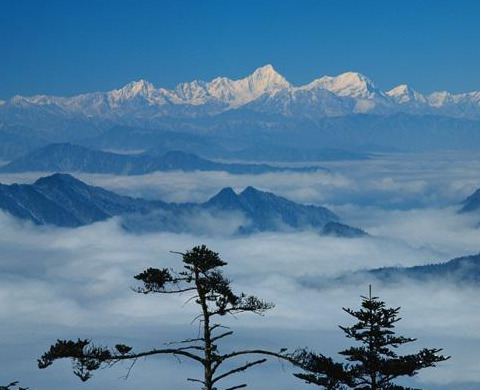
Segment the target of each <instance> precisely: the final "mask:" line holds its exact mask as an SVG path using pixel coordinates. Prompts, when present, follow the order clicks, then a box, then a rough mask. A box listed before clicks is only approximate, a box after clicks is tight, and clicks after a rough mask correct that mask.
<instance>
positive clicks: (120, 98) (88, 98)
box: [0, 65, 480, 124]
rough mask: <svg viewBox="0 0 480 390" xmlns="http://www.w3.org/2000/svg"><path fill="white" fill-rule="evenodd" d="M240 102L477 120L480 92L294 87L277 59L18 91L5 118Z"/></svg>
mask: <svg viewBox="0 0 480 390" xmlns="http://www.w3.org/2000/svg"><path fill="white" fill-rule="evenodd" d="M236 109H245V110H250V111H256V112H263V113H270V114H277V115H283V116H289V117H299V118H321V117H326V116H342V115H349V114H355V113H372V114H389V113H394V112H414V113H416V114H432V113H433V114H438V115H448V116H455V117H465V118H474V119H478V118H480V92H470V93H464V94H457V95H454V94H451V93H449V92H434V93H432V94H430V95H427V96H424V95H422V94H421V93H419V92H417V91H415V90H414V89H412V88H411V87H409V86H407V85H399V86H397V87H395V88H393V89H391V90H390V91H388V92H383V91H381V90H380V89H379V88H377V87H376V86H375V84H374V83H373V82H372V81H371V80H370V79H369V78H368V77H366V76H364V75H362V74H360V73H356V72H347V73H343V74H340V75H338V76H323V77H321V78H318V79H316V80H314V81H312V82H311V83H309V84H306V85H303V86H293V85H292V84H290V83H289V82H288V81H287V80H286V79H285V78H284V77H283V76H282V75H280V74H279V73H278V72H277V71H276V70H275V69H274V68H273V66H272V65H266V66H263V67H261V68H258V69H256V70H255V71H254V72H253V73H252V74H250V75H248V76H247V77H245V78H242V79H238V80H232V79H229V78H226V77H217V78H215V79H213V80H212V81H209V82H207V81H202V80H195V81H192V82H187V83H181V84H179V85H178V86H177V87H175V88H174V89H166V88H157V87H155V86H154V85H153V84H151V83H149V82H148V81H146V80H139V81H134V82H130V83H128V84H127V85H125V86H124V87H122V88H119V89H115V90H112V91H109V92H94V93H87V94H82V95H78V96H73V97H55V96H46V95H37V96H32V97H23V96H15V97H13V98H12V99H10V100H9V101H7V102H3V103H2V102H0V119H1V120H4V121H6V122H8V121H11V122H13V123H22V124H28V123H27V122H28V120H43V119H44V118H47V117H48V118H49V119H51V118H64V119H72V118H73V119H75V118H80V119H89V120H90V119H97V120H114V121H121V120H123V119H125V120H127V121H128V120H129V119H135V118H136V119H142V120H146V121H147V120H148V119H149V118H160V117H179V118H181V117H201V116H214V115H217V114H219V113H222V112H225V111H228V110H236ZM29 118H30V119H29Z"/></svg>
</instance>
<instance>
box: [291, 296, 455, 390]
mask: <svg viewBox="0 0 480 390" xmlns="http://www.w3.org/2000/svg"><path fill="white" fill-rule="evenodd" d="M361 298H362V307H361V309H360V310H353V309H349V308H343V310H344V311H345V312H346V313H348V314H349V315H351V316H352V317H354V318H355V319H356V320H357V321H358V322H357V323H356V324H354V325H353V326H350V327H346V326H345V327H344V326H340V328H341V329H342V330H343V332H344V333H345V336H346V337H347V338H350V339H353V340H355V341H356V342H357V343H358V345H355V346H352V347H350V348H348V349H345V350H343V351H341V352H340V354H341V355H343V356H345V359H346V360H347V363H337V362H334V360H333V359H331V358H329V357H326V356H324V355H319V354H316V353H314V352H311V351H308V350H305V349H303V350H299V351H297V352H296V353H295V354H294V355H295V358H296V360H297V361H298V363H299V365H301V366H302V367H303V368H304V369H305V370H306V371H307V373H301V374H295V376H296V377H298V378H300V379H303V380H305V381H306V382H307V383H312V384H316V385H318V386H321V387H323V388H325V389H327V390H346V389H355V390H409V388H406V387H403V386H400V385H396V384H395V383H394V380H395V379H396V378H398V377H402V376H410V377H411V376H414V375H416V374H417V373H418V371H419V370H421V369H424V368H427V367H435V365H436V363H439V362H442V361H445V360H447V359H449V358H450V357H449V356H447V357H446V356H442V355H439V354H438V353H439V352H441V351H442V350H441V349H437V348H430V349H429V348H423V349H421V350H420V351H419V352H417V353H415V354H409V355H398V353H397V351H396V350H397V348H398V347H400V346H402V345H404V344H407V343H411V342H413V341H416V339H413V338H408V337H403V336H397V335H396V334H395V331H394V328H395V324H396V323H397V322H398V321H399V320H400V319H401V318H399V317H398V314H399V311H400V307H397V308H388V307H386V304H385V302H383V301H381V300H379V298H378V297H372V294H371V287H370V294H369V296H368V297H364V296H362V297H361Z"/></svg>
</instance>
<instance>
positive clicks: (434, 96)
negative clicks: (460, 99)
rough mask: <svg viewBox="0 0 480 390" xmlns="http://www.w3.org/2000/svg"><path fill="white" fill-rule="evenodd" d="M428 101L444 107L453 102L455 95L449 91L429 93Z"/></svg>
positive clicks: (434, 105)
mask: <svg viewBox="0 0 480 390" xmlns="http://www.w3.org/2000/svg"><path fill="white" fill-rule="evenodd" d="M428 102H429V103H430V105H431V106H432V107H442V106H445V105H447V104H449V103H452V102H453V96H452V94H451V93H449V92H447V91H441V92H433V93H431V94H430V95H428Z"/></svg>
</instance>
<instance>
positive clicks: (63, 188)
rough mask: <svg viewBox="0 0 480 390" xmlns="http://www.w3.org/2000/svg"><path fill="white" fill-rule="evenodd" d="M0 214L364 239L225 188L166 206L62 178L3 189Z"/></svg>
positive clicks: (284, 204)
mask: <svg viewBox="0 0 480 390" xmlns="http://www.w3.org/2000/svg"><path fill="white" fill-rule="evenodd" d="M0 209H2V210H3V211H4V212H6V213H8V214H10V215H13V216H14V217H17V218H20V219H24V220H28V221H31V222H32V223H34V224H37V225H55V226H62V227H78V226H83V225H88V224H91V223H94V222H97V221H103V220H106V219H108V218H111V217H113V216H121V217H122V218H124V226H125V227H126V228H127V229H129V230H135V231H145V230H162V231H174V232H188V231H189V230H190V229H191V226H190V225H189V222H188V221H191V220H192V219H193V218H197V219H198V218H203V220H204V221H205V220H206V219H205V217H206V216H207V215H208V217H209V218H211V220H214V221H215V220H216V221H217V223H218V224H220V226H221V223H222V220H223V219H225V217H226V216H230V215H234V216H240V217H241V218H239V220H240V221H241V224H239V226H238V227H237V228H236V231H235V233H237V234H251V233H257V232H264V231H275V232H278V231H302V230H310V231H315V232H317V233H319V234H329V235H337V236H342V237H358V236H361V235H364V234H365V233H364V232H363V231H361V230H360V229H356V228H352V227H350V226H347V225H344V224H341V223H340V219H339V217H338V216H337V215H335V214H334V213H332V212H331V211H329V210H328V209H326V208H324V207H320V206H307V205H301V204H298V203H295V202H292V201H290V200H287V199H285V198H282V197H280V196H277V195H274V194H272V193H269V192H263V191H260V190H257V189H255V188H253V187H247V188H246V189H245V190H244V191H243V192H241V193H239V194H237V193H235V192H234V191H233V190H232V189H231V188H225V189H223V190H221V191H220V192H219V193H218V194H217V195H215V196H214V197H212V198H211V199H209V200H208V201H207V202H205V203H165V202H162V201H149V200H144V199H138V198H131V197H128V196H121V195H117V194H115V193H113V192H111V191H107V190H105V189H103V188H100V187H93V186H90V185H87V184H85V183H84V182H82V181H80V180H78V179H76V178H74V177H73V176H71V175H68V174H59V173H57V174H54V175H51V176H48V177H44V178H41V179H39V180H37V181H36V182H35V183H33V184H21V185H19V184H12V185H0Z"/></svg>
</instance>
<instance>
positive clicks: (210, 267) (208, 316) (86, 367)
mask: <svg viewBox="0 0 480 390" xmlns="http://www.w3.org/2000/svg"><path fill="white" fill-rule="evenodd" d="M180 254H181V255H182V259H183V265H184V269H183V270H182V271H180V272H175V271H172V270H169V269H166V268H163V269H158V268H148V269H147V270H145V271H143V272H142V273H140V274H138V275H136V276H135V279H137V280H138V281H140V282H141V283H142V285H141V287H138V288H136V289H134V291H136V292H137V293H140V294H187V295H188V299H187V302H191V301H193V302H195V304H196V305H198V308H199V314H198V316H197V317H196V319H198V320H199V321H200V324H201V329H202V332H201V334H199V336H198V337H195V338H187V339H184V340H182V341H179V342H171V343H169V345H171V346H172V347H171V348H158V349H157V348H152V349H150V350H147V351H143V352H132V347H130V346H127V345H124V344H117V345H116V346H115V347H114V348H105V347H101V346H96V345H93V344H92V343H91V341H90V340H82V339H78V340H77V341H72V340H69V341H67V340H58V341H57V343H56V344H55V345H52V346H51V347H50V350H49V351H47V352H46V353H44V354H43V356H42V357H41V358H40V359H39V360H38V365H39V368H42V369H43V368H46V367H48V366H50V365H51V364H52V363H53V362H54V361H55V360H57V359H62V358H69V359H71V360H72V363H73V370H74V374H75V375H77V376H78V377H79V378H80V379H81V380H82V381H86V380H88V379H89V378H90V377H91V376H92V372H93V371H95V370H97V369H99V368H101V367H108V366H111V365H112V364H113V363H117V362H120V361H126V360H130V361H132V362H135V361H136V359H138V358H140V357H148V356H153V355H162V354H163V355H174V356H177V357H183V358H186V359H190V360H193V361H195V362H197V363H199V364H200V365H201V366H202V368H203V378H202V379H197V378H188V380H189V381H193V382H199V383H201V385H202V389H205V390H215V389H217V385H218V383H219V382H220V381H221V380H223V379H225V378H228V377H230V376H231V375H233V374H237V373H240V372H243V371H245V370H247V369H249V368H251V367H253V366H256V365H259V364H262V363H264V362H265V361H266V360H267V359H266V357H268V356H273V357H277V358H281V359H284V360H286V361H289V360H291V358H290V357H289V355H287V354H286V353H285V352H286V351H285V350H284V349H282V350H280V351H279V352H272V351H267V350H261V349H245V350H238V351H232V352H227V353H222V352H220V342H221V341H223V340H224V339H225V338H226V337H229V336H231V335H232V333H233V331H232V330H230V328H228V327H226V326H224V325H222V324H221V323H219V322H218V319H219V318H220V317H223V316H226V315H236V314H240V313H245V312H249V313H256V314H263V313H264V312H266V311H267V310H269V309H271V308H273V306H274V305H273V304H272V303H269V302H265V301H262V300H260V299H258V298H257V297H255V296H248V295H245V294H243V293H242V294H239V295H237V294H235V293H233V291H232V290H231V287H230V280H228V279H226V278H225V277H224V276H223V274H222V271H221V270H220V268H221V267H223V266H225V265H226V264H227V263H226V262H224V261H223V260H222V259H220V257H219V256H218V253H215V252H213V251H211V250H210V249H208V248H207V247H205V246H198V247H194V248H193V249H191V250H190V251H188V252H186V253H180ZM174 345H177V347H173V346H174ZM252 355H257V356H258V357H257V358H256V359H253V360H251V361H244V362H243V363H240V364H238V365H236V366H229V367H230V368H229V369H227V370H223V371H221V369H222V368H223V365H224V363H226V362H230V361H232V360H233V359H235V358H237V359H238V358H243V357H248V356H252ZM232 367H233V368H232ZM243 387H246V384H240V385H236V386H233V387H230V388H229V389H227V390H234V389H239V388H243Z"/></svg>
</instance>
